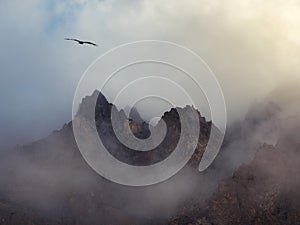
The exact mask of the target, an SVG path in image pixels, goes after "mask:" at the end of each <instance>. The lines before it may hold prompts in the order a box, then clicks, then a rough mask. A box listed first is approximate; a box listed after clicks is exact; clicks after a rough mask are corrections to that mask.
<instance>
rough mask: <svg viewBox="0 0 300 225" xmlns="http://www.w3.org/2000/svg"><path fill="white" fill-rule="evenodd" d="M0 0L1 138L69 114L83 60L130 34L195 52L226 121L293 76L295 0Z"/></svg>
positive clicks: (53, 124) (35, 134) (38, 133)
mask: <svg viewBox="0 0 300 225" xmlns="http://www.w3.org/2000/svg"><path fill="white" fill-rule="evenodd" d="M0 6H1V7H0V18H1V21H2V22H1V25H0V32H1V40H2V41H1V43H0V47H1V53H0V59H1V76H0V79H1V80H0V85H1V86H0V90H1V96H0V102H1V112H0V124H1V126H0V127H1V129H0V143H1V145H7V144H8V145H15V144H18V143H19V144H20V143H25V142H30V141H32V140H37V139H39V138H41V137H44V136H46V135H47V134H49V133H50V132H51V131H52V130H54V129H59V128H60V127H61V124H63V123H64V122H67V121H69V120H70V119H71V116H72V114H71V107H72V100H73V95H74V92H75V88H76V86H77V83H78V81H79V79H80V77H81V76H82V74H83V72H84V71H85V70H86V68H87V67H88V66H89V64H90V63H91V62H92V61H93V60H94V59H96V58H97V57H98V56H100V55H101V54H103V53H104V52H106V51H107V50H109V49H111V48H112V47H115V46H117V45H119V44H123V43H126V42H130V41H136V40H142V39H158V40H166V41H172V42H175V43H178V44H180V45H183V46H186V47H188V48H190V49H191V50H193V51H194V52H196V53H197V54H198V55H199V56H201V57H202V58H203V60H204V61H206V62H207V63H208V65H209V66H210V68H211V69H212V70H213V71H214V73H215V75H216V77H217V78H218V80H219V83H220V85H221V87H222V90H223V93H224V96H225V101H226V105H227V111H228V118H229V122H230V123H232V122H233V121H235V120H236V119H241V118H243V117H244V116H245V114H246V112H247V110H248V108H249V106H250V105H251V104H252V102H253V101H254V100H257V101H259V100H261V99H263V98H264V97H265V96H266V95H267V94H268V93H269V92H271V91H272V90H273V89H275V88H276V87H277V86H279V85H280V84H281V83H284V82H291V83H299V82H300V81H299V63H298V62H299V52H300V51H299V46H300V45H299V43H300V40H299V36H300V34H299V29H298V27H299V25H300V24H299V23H300V22H299V21H300V19H299V15H300V13H299V10H300V8H299V4H298V3H297V1H293V0H291V1H279V0H276V1H271V2H270V1H267V2H266V1H255V2H253V1H243V2H239V1H236V0H230V1H226V3H225V2H221V1H206V0H202V1H196V0H192V1H189V2H188V3H187V2H186V1H176V2H170V1H168V0H165V1H158V0H157V1H151V2H149V1H134V0H127V1H122V2H119V1H113V0H106V1H96V0H94V1H72V2H68V1H61V2H59V3H58V2H53V1H45V2H40V1H35V0H31V1H27V2H26V3H25V2H18V1H16V0H13V1H8V0H5V1H1V3H0ZM137 18H138V19H137ZM65 37H77V38H82V39H87V40H92V41H95V42H96V43H98V44H99V47H98V48H91V47H87V46H78V45H76V43H69V42H65V41H64V40H63V39H64V38H65ZM99 73H100V74H101V71H99ZM90 91H91V92H92V91H93V90H90ZM116 91H117V90H116ZM105 94H106V93H105ZM158 94H159V93H158ZM108 97H109V96H108ZM157 110H158V111H161V109H157ZM3 127H5V129H3ZM28 129H29V130H30V132H28Z"/></svg>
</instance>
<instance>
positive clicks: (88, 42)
mask: <svg viewBox="0 0 300 225" xmlns="http://www.w3.org/2000/svg"><path fill="white" fill-rule="evenodd" d="M83 43H84V44H89V45H94V46H98V45H97V44H95V43H93V42H90V41H84V42H83Z"/></svg>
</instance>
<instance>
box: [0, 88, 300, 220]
mask: <svg viewBox="0 0 300 225" xmlns="http://www.w3.org/2000/svg"><path fill="white" fill-rule="evenodd" d="M98 94H99V93H97V92H95V93H94V94H93V95H92V96H90V97H86V98H85V99H84V100H83V102H82V104H81V106H80V108H79V111H78V114H79V115H80V116H82V117H84V118H85V119H87V120H93V119H94V120H95V122H96V127H97V131H98V134H99V136H100V137H102V138H103V140H105V141H106V145H107V147H109V148H108V149H109V151H110V152H111V154H113V155H114V156H115V157H116V158H118V159H119V160H122V161H125V162H127V163H130V164H135V165H147V164H151V163H155V162H157V161H160V160H162V159H164V158H165V157H167V156H168V155H169V154H170V153H171V152H172V150H173V148H174V145H176V143H177V141H178V137H179V135H180V131H181V126H180V122H179V117H178V110H194V109H192V108H191V107H186V108H183V109H180V108H177V109H171V110H170V111H169V112H166V113H165V114H164V115H163V117H162V120H163V121H164V122H165V124H166V126H167V135H166V138H165V139H164V141H163V142H162V143H161V144H160V145H159V146H158V147H157V148H156V149H154V150H152V151H150V153H149V152H144V153H143V154H141V153H137V152H136V151H132V150H130V149H129V148H127V147H126V146H124V145H122V144H121V143H120V142H119V141H118V139H117V137H116V136H115V135H114V132H113V129H112V126H111V117H110V114H111V111H112V109H113V107H114V106H113V105H112V104H110V103H109V102H108V101H107V100H106V98H105V97H104V96H103V95H102V94H101V93H100V94H99V97H98V98H97V102H96V108H95V109H92V110H95V114H94V115H95V117H94V118H93V117H89V115H90V112H89V111H88V110H91V107H89V105H90V104H92V102H93V100H95V99H93V98H96V96H97V95H98ZM275 108H276V107H275ZM118 113H119V114H120V117H121V118H123V120H124V126H122V127H120V129H123V130H124V131H125V132H126V129H130V130H131V131H132V132H133V133H134V135H135V136H136V137H138V138H142V139H143V138H147V137H148V136H149V135H150V133H149V129H150V128H149V124H148V123H147V122H145V121H142V120H141V119H140V117H139V116H138V115H136V113H135V116H134V118H138V119H137V120H134V118H129V119H128V118H126V116H125V114H124V112H123V111H119V112H118ZM198 115H199V123H200V126H201V133H200V135H199V142H198V145H197V149H196V151H195V153H194V155H193V157H192V158H191V160H190V161H189V163H188V165H187V166H186V167H185V168H183V170H181V171H180V172H179V173H178V174H176V175H175V176H173V177H172V178H170V179H169V180H167V181H165V182H163V183H160V184H157V185H152V186H148V187H139V188H137V187H126V186H122V185H118V184H115V183H112V182H110V181H108V180H106V179H104V178H102V177H101V176H99V175H98V174H96V173H95V172H94V171H93V170H92V169H91V168H90V167H89V166H88V165H87V163H86V162H85V161H84V160H83V158H82V156H81V154H80V151H79V149H78V147H77V145H76V142H75V139H74V136H73V130H72V122H70V123H68V124H65V125H64V126H63V128H62V129H61V130H59V131H55V132H53V133H52V134H51V135H49V136H48V137H47V138H45V139H42V140H40V141H37V142H35V143H32V144H30V145H26V146H19V147H17V148H16V149H14V150H13V151H11V152H9V153H6V155H5V156H3V157H2V158H1V160H0V161H1V163H0V224H49V225H52V224H89V225H92V224H104V225H105V224H115V225H118V224H122V225H126V224H128V225H132V224H139V225H140V224H146V225H153V224H170V225H176V224H178V225H182V224H198V225H200V224H202V225H212V224H214V225H217V224H220V225H221V224H222V225H223V224H231V225H232V224H243V225H245V224H246V225H247V224H249V225H250V224H251V225H252V224H293V225H295V224H300V214H299V213H300V212H299V209H300V198H299V197H300V195H299V191H298V190H299V188H300V180H299V175H298V173H299V171H300V167H299V165H300V163H299V162H300V157H299V155H300V154H299V149H300V148H299V147H300V146H299V144H297V143H298V142H297V140H298V139H297V138H293V143H294V144H293V145H288V146H289V147H287V148H285V146H287V145H286V143H291V142H290V141H289V138H290V137H291V135H290V134H288V133H285V135H282V138H280V139H279V142H278V144H277V145H276V146H273V145H267V144H264V145H261V146H260V147H259V148H258V149H257V151H256V149H253V152H256V154H255V157H254V159H253V160H250V161H249V162H247V163H246V164H243V165H241V166H240V167H239V168H238V169H237V170H236V171H235V172H234V173H233V174H232V175H231V174H230V173H229V172H227V171H226V163H224V162H226V161H228V159H230V158H229V157H236V156H235V155H232V153H234V154H236V152H231V153H230V152H229V153H230V154H228V152H227V151H229V150H228V149H227V148H226V147H227V146H230V144H232V137H231V136H230V137H229V138H227V139H226V141H225V150H221V153H220V154H219V156H218V157H217V159H216V161H215V162H214V164H213V165H212V166H211V167H210V168H209V169H208V170H206V171H205V172H203V173H199V172H198V170H197V166H198V163H199V161H200V159H201V156H202V154H203V152H204V150H205V146H206V143H207V140H208V138H209V133H210V129H211V126H212V124H211V122H207V121H206V120H205V118H203V117H201V116H200V114H199V113H198ZM264 115H265V114H264ZM265 116H266V118H270V115H269V114H266V115H265ZM249 121H250V122H251V121H252V120H251V118H247V121H246V122H247V123H250V122H249ZM191 122H192V121H191ZM127 123H129V127H128V126H125V124H127ZM247 123H246V125H247V126H248V127H249V125H248V124H247ZM259 123H260V121H259V120H257V119H256V120H255V122H254V123H253V122H251V129H250V130H251V131H252V132H257V127H260V125H257V124H259ZM270 123H272V121H271V122H270ZM241 127H243V125H242V126H241ZM127 131H128V132H129V130H127ZM235 133H239V135H238V137H239V138H240V139H244V136H243V135H244V133H245V131H244V130H243V128H239V129H238V130H235ZM250 133H251V132H250ZM248 134H249V133H248ZM285 137H288V138H285ZM110 143H114V145H110ZM238 143H240V142H238ZM241 143H243V142H241ZM244 143H248V142H244ZM238 146H242V145H238ZM253 146H256V145H255V144H251V146H250V145H249V146H245V148H246V147H247V148H246V149H248V148H254V147H253ZM247 151H248V150H247ZM226 156H227V157H226ZM228 156H229V157H228ZM220 174H221V175H220Z"/></svg>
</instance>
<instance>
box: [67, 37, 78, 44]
mask: <svg viewBox="0 0 300 225" xmlns="http://www.w3.org/2000/svg"><path fill="white" fill-rule="evenodd" d="M65 40H67V41H77V42H78V43H79V42H80V40H78V39H74V38H65Z"/></svg>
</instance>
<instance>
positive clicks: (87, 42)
mask: <svg viewBox="0 0 300 225" xmlns="http://www.w3.org/2000/svg"><path fill="white" fill-rule="evenodd" d="M65 40H67V41H77V42H78V44H80V45H83V44H88V45H94V46H98V45H97V44H95V43H93V42H90V41H81V40H78V39H74V38H65Z"/></svg>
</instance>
